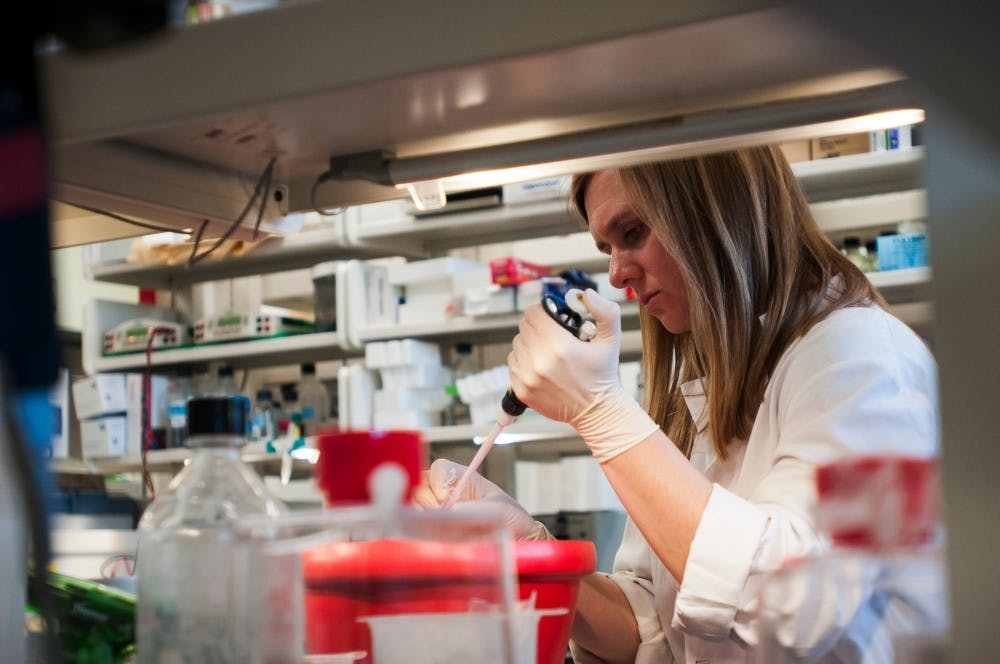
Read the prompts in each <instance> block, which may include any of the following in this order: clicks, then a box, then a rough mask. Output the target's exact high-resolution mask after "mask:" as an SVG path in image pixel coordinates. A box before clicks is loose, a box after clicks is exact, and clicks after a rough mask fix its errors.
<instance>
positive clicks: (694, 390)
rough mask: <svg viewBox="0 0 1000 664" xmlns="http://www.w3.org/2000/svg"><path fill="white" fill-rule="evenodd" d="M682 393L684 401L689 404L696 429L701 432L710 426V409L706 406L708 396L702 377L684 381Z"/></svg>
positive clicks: (689, 410)
mask: <svg viewBox="0 0 1000 664" xmlns="http://www.w3.org/2000/svg"><path fill="white" fill-rule="evenodd" d="M681 394H682V395H684V403H686V404H687V408H688V412H689V413H691V419H692V420H693V421H694V426H695V429H696V430H697V431H698V433H701V432H702V431H704V430H705V427H707V426H708V410H707V409H706V408H705V406H706V405H707V397H706V396H705V385H704V383H703V382H702V379H701V378H695V379H694V380H689V381H688V382H686V383H682V384H681Z"/></svg>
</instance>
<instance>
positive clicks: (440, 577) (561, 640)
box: [303, 540, 597, 664]
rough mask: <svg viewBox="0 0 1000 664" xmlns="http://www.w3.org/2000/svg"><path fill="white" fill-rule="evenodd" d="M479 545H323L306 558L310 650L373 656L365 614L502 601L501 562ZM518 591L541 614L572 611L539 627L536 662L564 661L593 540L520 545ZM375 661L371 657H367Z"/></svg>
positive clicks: (592, 561)
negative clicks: (498, 572) (473, 601)
mask: <svg viewBox="0 0 1000 664" xmlns="http://www.w3.org/2000/svg"><path fill="white" fill-rule="evenodd" d="M493 555H494V554H493V549H492V548H490V547H488V546H486V545H483V544H480V543H469V544H456V543H453V542H450V543H440V542H429V541H409V540H407V541H401V540H376V541H371V542H344V543H340V542H338V543H334V544H329V545H324V546H322V547H318V548H316V549H314V550H312V551H310V552H308V553H307V554H306V556H305V557H304V560H303V568H304V570H303V571H304V575H305V586H306V590H305V608H306V645H307V649H308V651H309V652H310V653H315V654H322V653H338V652H350V651H366V652H368V653H371V636H370V634H369V631H368V626H367V625H366V624H365V623H363V622H359V621H358V620H357V619H358V618H359V617H361V616H375V615H393V614H406V613H434V612H463V611H467V610H469V599H470V597H475V598H477V599H481V600H482V601H484V602H491V603H498V602H499V601H500V599H501V598H500V594H499V593H500V588H499V587H498V586H497V585H496V581H495V579H496V577H495V574H496V572H495V570H496V569H497V561H496V560H495V559H493V558H492V556H493ZM515 555H516V559H517V573H518V592H519V596H520V599H521V600H528V599H530V598H531V597H532V596H534V602H535V604H534V606H535V609H539V610H544V609H567V612H566V613H565V614H563V615H546V616H544V617H542V618H541V619H540V622H539V623H538V646H537V662H538V664H561V663H562V662H563V661H564V659H565V656H566V647H567V644H568V643H569V636H570V628H571V627H572V624H573V615H574V613H575V609H576V600H577V596H578V593H579V585H580V579H581V578H583V577H584V576H586V575H587V574H590V573H592V572H593V571H594V570H595V568H596V563H597V553H596V550H595V548H594V545H593V543H591V542H587V541H552V542H516V543H515ZM362 661H370V660H362Z"/></svg>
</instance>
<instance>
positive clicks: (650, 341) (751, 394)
mask: <svg viewBox="0 0 1000 664" xmlns="http://www.w3.org/2000/svg"><path fill="white" fill-rule="evenodd" d="M616 172H617V174H618V176H619V177H620V179H621V183H622V185H623V188H624V190H625V192H626V196H627V197H628V200H629V203H630V205H631V207H632V209H633V211H634V212H635V213H636V215H637V216H638V217H639V218H640V219H641V220H642V221H643V222H644V223H645V224H646V225H647V226H648V227H649V228H650V229H651V230H652V232H653V234H654V235H655V237H656V238H657V239H658V240H659V241H660V243H661V244H662V245H663V247H664V249H665V250H666V252H667V253H668V254H670V256H672V257H673V258H674V259H675V260H676V261H677V264H678V267H679V269H680V271H681V274H682V275H683V277H684V280H685V283H686V286H687V295H688V301H689V307H690V321H691V328H690V331H689V332H685V333H682V334H672V333H671V332H669V331H668V330H667V329H666V328H664V327H663V325H662V324H661V323H660V322H659V320H657V319H656V318H654V317H652V316H650V315H649V314H648V313H647V312H646V311H645V309H642V308H641V309H640V327H641V330H642V350H643V372H644V375H645V395H646V396H645V401H646V404H645V405H646V408H647V410H648V411H649V414H650V416H651V417H652V418H653V420H654V421H655V422H657V423H658V424H659V425H660V428H661V429H662V430H663V431H664V433H666V434H667V435H668V436H669V437H670V438H671V440H673V441H674V443H675V444H676V445H677V446H678V447H679V448H680V449H681V450H682V451H683V452H684V453H685V454H686V455H689V456H690V453H691V445H692V443H693V441H694V435H695V433H696V426H695V422H693V421H692V419H691V415H690V413H689V412H688V409H687V406H686V404H685V401H684V396H683V394H682V393H681V385H682V384H683V383H686V382H688V381H690V380H693V379H695V378H701V379H702V380H703V387H704V389H705V396H706V399H707V406H706V407H707V410H708V415H709V431H710V434H711V440H712V444H713V447H714V449H715V452H716V454H717V455H718V456H719V457H720V458H723V459H724V458H726V456H727V447H728V445H729V443H730V442H731V441H733V440H745V439H746V438H748V437H749V435H750V429H751V428H752V426H753V422H754V419H755V417H756V414H757V410H758V408H759V406H760V403H761V401H762V400H763V398H764V390H765V388H766V387H767V382H768V380H769V379H770V376H771V373H772V372H773V371H774V368H775V365H776V364H777V362H778V359H779V358H780V357H781V355H782V353H784V352H785V350H786V349H787V348H788V346H789V345H790V344H791V343H792V341H794V340H795V339H796V338H798V337H800V336H801V335H803V334H805V333H806V332H807V331H808V330H809V328H810V327H812V326H813V325H814V324H815V323H817V322H818V321H820V320H822V319H823V318H825V317H826V316H827V315H828V314H830V313H831V312H832V311H834V310H837V309H840V308H843V307H850V306H861V305H867V304H870V303H875V304H878V305H880V306H885V302H884V301H883V299H882V297H881V296H880V295H879V294H878V292H877V291H876V290H875V289H874V288H873V287H872V285H871V284H870V283H869V281H868V279H867V278H866V277H865V276H864V274H863V273H862V272H861V271H860V270H859V269H858V268H857V267H856V266H855V265H854V264H853V263H851V262H850V261H849V260H848V259H847V258H846V257H845V256H843V255H842V254H841V253H840V252H839V251H838V250H837V248H836V247H834V246H833V244H832V243H831V242H830V241H829V240H828V239H827V237H826V236H825V235H824V234H823V232H822V231H821V230H820V229H819V226H817V224H816V221H815V220H814V219H813V217H812V214H811V212H810V211H809V206H808V204H807V203H806V199H805V196H804V195H803V193H802V190H801V189H800V188H799V185H798V181H797V180H796V178H795V175H794V174H793V173H792V170H791V168H790V167H789V166H788V162H787V161H786V160H785V158H784V155H783V154H782V152H781V150H780V149H778V148H777V147H757V148H746V149H741V150H736V151H733V152H725V153H720V154H713V155H706V156H701V157H693V158H686V159H677V160H672V161H664V162H656V163H650V164H643V165H641V166H634V167H630V168H623V169H619V170H617V171H616ZM590 178H591V175H589V174H588V175H583V176H577V177H575V178H574V180H573V187H572V192H571V198H572V201H573V203H574V205H575V206H576V208H577V211H578V212H579V213H580V214H581V215H582V216H583V218H584V220H587V211H586V207H585V205H584V197H585V195H586V190H587V185H588V184H589V182H590ZM834 277H838V278H839V282H838V283H837V287H836V288H828V286H829V285H830V284H831V281H832V280H833V279H834ZM821 296H823V297H821Z"/></svg>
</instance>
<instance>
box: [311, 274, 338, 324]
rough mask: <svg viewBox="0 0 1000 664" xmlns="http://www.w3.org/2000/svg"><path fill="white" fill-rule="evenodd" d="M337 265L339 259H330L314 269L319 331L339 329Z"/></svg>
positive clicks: (316, 320) (316, 318) (315, 306)
mask: <svg viewBox="0 0 1000 664" xmlns="http://www.w3.org/2000/svg"><path fill="white" fill-rule="evenodd" d="M337 265H338V263H337V261H328V262H326V263H320V264H318V265H316V266H314V267H313V269H312V282H313V301H314V305H313V308H314V313H315V322H316V331H317V332H332V331H333V330H336V329H337Z"/></svg>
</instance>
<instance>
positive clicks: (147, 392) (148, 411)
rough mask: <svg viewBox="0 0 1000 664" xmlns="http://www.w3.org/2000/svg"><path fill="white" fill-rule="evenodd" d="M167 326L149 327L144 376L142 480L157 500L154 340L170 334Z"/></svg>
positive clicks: (150, 495) (152, 497)
mask: <svg viewBox="0 0 1000 664" xmlns="http://www.w3.org/2000/svg"><path fill="white" fill-rule="evenodd" d="M171 332H172V330H171V329H170V328H167V327H151V328H149V339H148V340H147V341H146V373H145V374H144V375H143V377H142V481H143V484H144V485H145V487H146V489H147V490H148V491H149V497H150V500H156V489H155V488H154V487H153V477H152V475H150V473H149V457H148V454H149V449H150V448H151V447H152V446H153V420H152V418H153V408H152V402H153V340H154V339H155V338H156V335H157V334H170V333H171Z"/></svg>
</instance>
